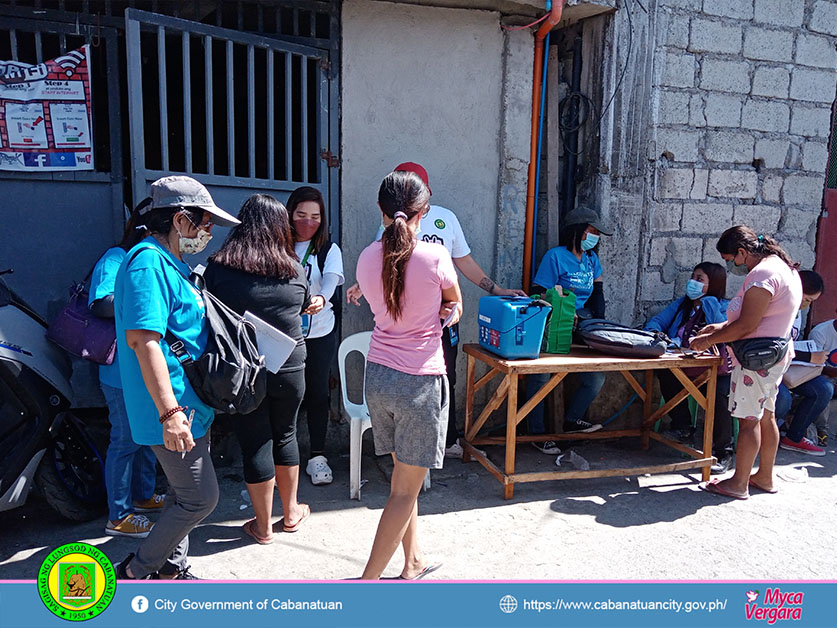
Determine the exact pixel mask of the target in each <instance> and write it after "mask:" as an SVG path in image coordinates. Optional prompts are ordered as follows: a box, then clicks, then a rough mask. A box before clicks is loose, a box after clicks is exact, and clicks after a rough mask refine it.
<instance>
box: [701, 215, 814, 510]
mask: <svg viewBox="0 0 837 628" xmlns="http://www.w3.org/2000/svg"><path fill="white" fill-rule="evenodd" d="M716 248H717V249H718V252H719V253H720V254H721V257H723V258H724V259H725V260H726V262H727V268H728V269H729V271H730V272H731V273H732V274H735V275H746V278H745V279H744V285H742V286H741V288H740V289H739V291H738V293H737V294H736V295H735V298H734V299H733V300H732V301H730V303H729V306H728V307H727V322H726V323H717V324H715V325H707V326H706V327H704V328H703V330H702V331H701V333H700V335H698V336H697V337H695V338H694V339H693V340H692V342H691V344H690V346H691V348H692V349H694V350H695V351H703V350H704V349H708V348H709V347H710V346H712V345H715V344H720V343H730V342H734V341H736V340H743V339H747V338H790V335H791V329H792V328H793V321H794V318H795V317H796V311H797V310H798V309H799V306H800V305H801V303H802V282H801V280H800V279H799V273H798V272H797V270H796V269H797V267H798V266H799V264H796V263H794V262H793V261H792V260H791V259H790V257H789V256H788V254H787V253H786V252H785V251H784V249H782V247H781V246H779V245H778V244H777V243H776V241H775V240H773V238H771V237H769V236H765V235H756V234H755V232H754V231H753V230H752V229H750V228H749V227H745V226H743V225H738V226H737V227H732V228H730V229H727V230H726V231H724V233H723V234H722V235H721V239H720V240H718V244H717V246H716ZM733 353H734V350H733ZM792 358H793V346H792V345H791V346H789V348H788V350H787V353H786V354H785V355H784V357H782V359H780V360H779V361H778V362H777V363H776V364H774V365H773V366H771V367H770V368H767V369H759V370H749V369H745V368H743V367H742V365H741V364H740V363H738V360H734V363H735V366H734V368H733V371H732V382H731V385H730V396H729V408H730V412H731V413H732V416H734V417H737V418H738V419H739V422H738V423H739V432H738V452H737V458H738V460H737V464H736V467H735V474H734V475H733V476H732V477H730V478H727V479H726V480H720V481H718V480H713V481H712V482H710V483H709V484H706V485H704V486H703V488H705V490H707V491H709V492H711V493H716V494H719V495H724V496H726V497H733V498H735V499H747V498H748V497H749V496H750V494H749V487H754V488H756V489H759V490H761V491H765V492H767V493H775V492H776V489H775V488H774V487H773V463H774V462H775V460H776V451H777V449H778V447H779V429H778V428H777V427H776V417H775V415H774V410H775V407H776V395H777V393H778V391H779V384H780V383H781V382H782V376H783V375H784V374H785V371H786V370H787V369H788V366H789V365H790V361H791V359H792ZM757 454H759V455H760V461H759V469H758V471H756V472H755V473H753V474H752V475H750V474H751V472H752V470H753V464H754V463H755V461H756V455H757Z"/></svg>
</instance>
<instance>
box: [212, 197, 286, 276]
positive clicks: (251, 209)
mask: <svg viewBox="0 0 837 628" xmlns="http://www.w3.org/2000/svg"><path fill="white" fill-rule="evenodd" d="M238 219H239V220H240V221H241V224H240V225H237V226H236V227H235V228H234V229H233V230H232V231H230V234H229V235H228V236H227V239H226V240H224V244H223V246H222V247H221V249H220V250H219V251H218V252H216V253H213V254H212V255H211V256H210V257H209V261H210V262H215V263H217V264H223V265H224V266H228V267H230V268H235V269H236V270H241V271H244V272H246V273H251V274H253V275H259V276H262V277H276V278H278V279H290V278H292V277H295V276H296V274H297V272H298V268H297V261H296V253H294V243H293V238H292V236H291V225H290V221H289V220H288V211H287V210H286V209H285V206H284V205H282V203H280V202H279V201H277V200H276V199H275V198H273V197H272V196H269V195H267V194H254V195H253V196H251V197H250V198H248V199H247V200H246V201H244V205H242V206H241V211H240V212H239V214H238Z"/></svg>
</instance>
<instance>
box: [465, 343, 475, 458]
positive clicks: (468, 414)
mask: <svg viewBox="0 0 837 628" xmlns="http://www.w3.org/2000/svg"><path fill="white" fill-rule="evenodd" d="M467 355H468V371H467V375H466V379H465V431H464V432H463V433H464V434H467V433H468V430H470V429H471V425H473V423H474V395H475V394H476V393H475V392H474V383H475V379H474V377H475V376H476V369H477V365H476V359H475V358H474V356H472V355H471V354H467ZM463 438H464V436H463ZM462 461H463V462H471V455H470V454H469V453H468V451H467V450H466V451H465V452H464V453H463V454H462Z"/></svg>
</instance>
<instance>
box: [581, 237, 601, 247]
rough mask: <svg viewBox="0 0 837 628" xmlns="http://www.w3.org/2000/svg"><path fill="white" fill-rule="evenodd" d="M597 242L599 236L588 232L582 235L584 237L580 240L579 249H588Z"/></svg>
mask: <svg viewBox="0 0 837 628" xmlns="http://www.w3.org/2000/svg"><path fill="white" fill-rule="evenodd" d="M598 243H599V236H597V235H593V234H592V233H588V234H587V235H586V236H584V239H583V240H582V241H581V250H582V251H589V250H590V249H592V248H595V246H596V245H597V244H598Z"/></svg>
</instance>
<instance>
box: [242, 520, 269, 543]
mask: <svg viewBox="0 0 837 628" xmlns="http://www.w3.org/2000/svg"><path fill="white" fill-rule="evenodd" d="M255 523H256V520H255V519H250V521H248V522H246V523H245V524H244V525H243V526H241V529H242V530H244V533H245V534H247V535H248V536H250V537H252V538H253V539H254V540H255V541H256V543H258V544H259V545H270V544H271V543H273V535H272V534H271V535H270V536H259V535H258V534H256V531H255V530H254V529H253V525H254V524H255Z"/></svg>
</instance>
